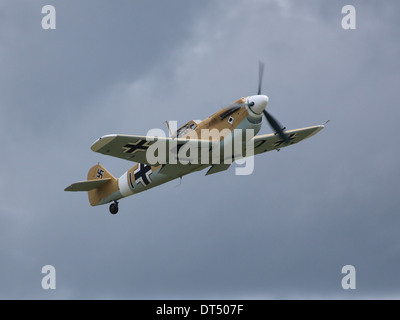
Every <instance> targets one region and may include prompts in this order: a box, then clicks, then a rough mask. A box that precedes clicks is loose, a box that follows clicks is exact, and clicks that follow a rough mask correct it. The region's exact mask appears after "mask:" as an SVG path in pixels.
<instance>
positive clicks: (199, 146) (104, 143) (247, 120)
mask: <svg viewBox="0 0 400 320" xmlns="http://www.w3.org/2000/svg"><path fill="white" fill-rule="evenodd" d="M263 73H264V64H263V63H262V62H260V64H259V78H258V91H257V94H256V95H251V96H247V97H243V98H240V99H238V100H236V101H235V102H234V103H233V104H231V105H229V106H228V107H226V108H223V109H222V110H219V111H217V112H216V113H214V114H213V115H211V116H210V117H208V118H207V119H205V120H204V121H194V120H192V121H189V122H188V123H186V124H185V125H183V126H182V127H180V128H179V129H178V130H177V131H176V132H175V133H172V132H171V131H170V135H169V136H168V137H166V136H164V137H163V136H161V135H159V136H139V135H123V134H109V135H105V136H102V137H101V138H99V139H98V140H96V141H95V142H94V143H93V145H92V146H91V149H92V150H93V151H94V152H98V153H102V154H105V155H108V156H112V157H117V158H121V159H125V160H129V161H133V162H136V164H135V165H134V166H133V167H132V168H130V169H129V170H128V171H126V172H125V173H124V174H123V175H122V176H121V177H119V178H116V177H114V176H113V175H112V174H111V173H110V172H108V171H107V170H106V169H105V168H104V167H103V166H102V165H101V164H100V163H98V164H96V165H94V166H93V167H92V168H91V169H90V170H89V173H88V176H87V180H86V181H80V182H76V183H73V184H71V185H70V186H68V187H67V188H65V191H87V192H88V196H89V202H90V204H91V205H92V206H98V205H102V204H106V203H110V202H111V204H110V207H109V210H110V212H111V213H112V214H116V213H117V212H118V203H119V202H118V200H120V199H122V198H125V197H128V196H130V195H133V194H136V193H139V192H142V191H145V190H148V189H150V188H153V187H155V186H158V185H160V184H163V183H166V182H168V181H171V180H174V179H177V178H182V177H183V176H184V175H187V174H189V173H192V172H196V171H199V170H203V169H205V168H208V167H209V169H208V171H207V173H206V175H210V174H214V173H217V172H221V171H225V170H227V169H228V168H229V167H230V166H231V164H232V162H234V161H236V160H238V159H244V158H246V157H249V156H253V155H257V154H260V153H264V152H267V151H272V150H278V151H279V150H280V149H281V148H283V147H286V146H290V145H293V144H295V143H298V142H300V141H302V140H304V139H306V138H309V137H311V136H313V135H315V134H316V133H318V132H319V131H320V130H322V129H323V128H324V124H325V123H324V124H321V125H315V126H311V127H305V128H300V129H294V130H286V128H283V127H282V125H281V124H280V123H279V122H278V121H277V120H276V119H275V118H274V117H273V116H272V115H271V114H270V113H269V112H268V111H267V110H266V106H267V104H268V101H269V98H268V96H266V95H263V94H261V84H262V78H263ZM263 114H264V116H265V119H266V120H267V122H268V123H269V125H270V126H271V128H272V129H273V131H274V132H273V133H271V134H264V135H258V136H255V135H256V134H257V133H258V132H259V131H260V129H261V123H262V115H263ZM167 124H168V123H167ZM168 128H169V129H170V127H169V125H168ZM210 132H213V134H210ZM249 132H250V135H248V134H247V133H249ZM205 133H206V134H205ZM227 146H229V147H227ZM236 146H239V147H238V148H236ZM226 151H229V152H226ZM188 153H189V154H188Z"/></svg>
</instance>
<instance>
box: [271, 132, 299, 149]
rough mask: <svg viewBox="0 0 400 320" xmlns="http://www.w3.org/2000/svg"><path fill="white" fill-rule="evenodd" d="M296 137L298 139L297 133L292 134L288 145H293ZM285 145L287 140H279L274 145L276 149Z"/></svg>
mask: <svg viewBox="0 0 400 320" xmlns="http://www.w3.org/2000/svg"><path fill="white" fill-rule="evenodd" d="M296 137H297V132H295V133H291V134H290V135H289V137H288V139H289V143H288V144H291V143H292V141H293V140H294V139H296ZM283 143H285V140H278V141H277V142H275V143H274V147H275V148H278V147H280V146H281V145H282V144H283Z"/></svg>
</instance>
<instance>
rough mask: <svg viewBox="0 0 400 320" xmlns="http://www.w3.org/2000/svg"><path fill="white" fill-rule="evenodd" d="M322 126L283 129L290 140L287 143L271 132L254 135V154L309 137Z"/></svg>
mask: <svg viewBox="0 0 400 320" xmlns="http://www.w3.org/2000/svg"><path fill="white" fill-rule="evenodd" d="M323 128H324V126H323V125H318V126H313V127H306V128H300V129H294V130H288V131H285V133H286V134H287V135H288V137H289V140H290V142H289V144H286V143H285V142H284V141H283V140H282V139H281V138H280V137H279V136H278V135H275V134H273V133H271V134H264V135H261V136H255V137H254V138H253V140H254V154H255V155H256V154H259V153H263V152H267V151H271V150H277V149H280V148H283V147H287V146H290V145H292V144H295V143H298V142H300V141H302V140H304V139H307V138H310V137H311V136H313V135H314V134H316V133H318V132H319V131H321V130H322V129H323Z"/></svg>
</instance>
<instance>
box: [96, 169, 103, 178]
mask: <svg viewBox="0 0 400 320" xmlns="http://www.w3.org/2000/svg"><path fill="white" fill-rule="evenodd" d="M103 173H104V170H103V169H100V168H97V175H96V177H97V178H98V179H103Z"/></svg>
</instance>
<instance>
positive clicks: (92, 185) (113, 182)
mask: <svg viewBox="0 0 400 320" xmlns="http://www.w3.org/2000/svg"><path fill="white" fill-rule="evenodd" d="M64 190H65V191H88V196H89V202H90V204H91V205H92V206H96V205H98V204H102V203H106V202H110V201H112V200H114V199H112V197H110V196H111V195H113V194H114V193H115V192H117V191H118V190H119V186H118V179H117V178H115V177H114V176H113V175H112V174H111V173H110V172H108V171H107V170H106V168H104V167H103V166H102V165H101V164H100V163H99V164H96V165H95V166H93V167H91V168H90V170H89V173H88V176H87V180H86V181H80V182H76V183H73V184H71V185H70V186H69V187H67V188H65V189H64ZM107 198H110V200H108V199H107ZM100 202H101V203H100Z"/></svg>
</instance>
